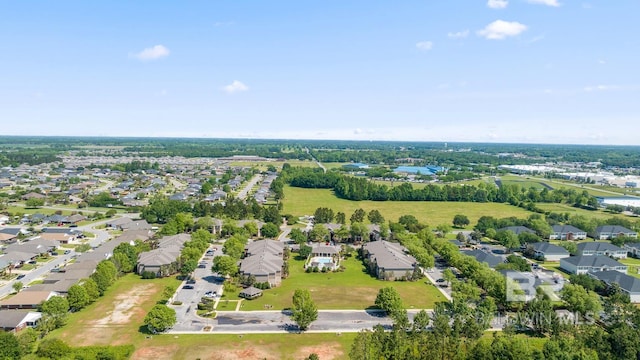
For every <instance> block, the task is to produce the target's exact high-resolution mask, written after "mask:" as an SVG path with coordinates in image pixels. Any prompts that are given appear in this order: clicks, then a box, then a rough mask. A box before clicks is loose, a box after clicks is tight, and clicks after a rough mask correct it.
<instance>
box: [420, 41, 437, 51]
mask: <svg viewBox="0 0 640 360" xmlns="http://www.w3.org/2000/svg"><path fill="white" fill-rule="evenodd" d="M416 48H418V50H422V51H429V50H431V49H432V48H433V43H432V42H431V41H420V42H419V43H416Z"/></svg>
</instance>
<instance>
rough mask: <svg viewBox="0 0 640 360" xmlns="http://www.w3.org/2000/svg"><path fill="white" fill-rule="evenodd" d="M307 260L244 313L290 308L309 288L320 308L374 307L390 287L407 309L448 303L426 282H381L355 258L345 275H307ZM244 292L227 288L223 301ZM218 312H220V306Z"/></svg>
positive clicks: (247, 303) (293, 261) (292, 262)
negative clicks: (295, 295)
mask: <svg viewBox="0 0 640 360" xmlns="http://www.w3.org/2000/svg"><path fill="white" fill-rule="evenodd" d="M303 265H304V260H296V259H293V258H292V259H290V260H289V273H290V275H289V277H288V278H287V279H284V280H283V281H282V284H281V285H280V286H278V287H276V288H273V289H269V290H265V291H264V293H263V295H262V296H261V297H259V298H257V299H254V300H244V301H243V302H242V307H241V310H264V309H271V310H281V309H285V308H288V307H290V306H291V298H292V297H293V292H294V291H295V289H309V291H310V292H311V296H312V297H313V300H314V301H315V303H316V304H317V305H318V309H321V310H322V309H327V310H331V309H356V310H363V309H367V308H370V307H372V306H373V304H374V301H375V299H376V296H377V295H378V291H379V290H380V289H381V288H383V287H387V286H393V287H395V288H396V289H397V290H398V292H399V293H400V296H401V297H402V300H403V301H404V304H405V306H406V307H407V308H408V309H432V308H433V307H434V305H435V303H436V302H438V301H446V299H445V298H444V296H443V295H442V294H441V293H440V291H438V289H437V288H436V287H435V286H434V285H432V284H431V283H429V281H428V280H426V279H421V280H418V281H414V282H410V281H382V280H378V279H376V278H374V277H372V276H371V275H369V274H368V273H367V272H366V271H365V267H364V265H363V264H362V262H361V261H360V260H358V259H356V258H355V257H348V258H346V259H345V260H343V261H342V265H344V266H345V268H346V270H345V271H344V272H327V273H322V272H318V273H305V271H304V268H303ZM240 290H241V289H238V290H236V291H233V292H230V291H228V290H227V289H226V288H225V292H224V295H223V297H222V299H221V300H220V303H223V302H224V301H225V300H227V299H228V300H237V299H240V298H239V297H238V293H239V291H240ZM218 310H221V308H220V307H218Z"/></svg>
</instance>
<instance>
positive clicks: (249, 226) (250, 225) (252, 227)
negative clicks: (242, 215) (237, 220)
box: [243, 221, 258, 236]
mask: <svg viewBox="0 0 640 360" xmlns="http://www.w3.org/2000/svg"><path fill="white" fill-rule="evenodd" d="M243 227H244V229H245V230H246V231H247V233H248V234H249V236H258V224H256V223H255V222H253V221H248V222H246V223H245V224H244V226H243Z"/></svg>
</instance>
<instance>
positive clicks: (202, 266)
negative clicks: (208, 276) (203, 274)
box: [198, 264, 207, 269]
mask: <svg viewBox="0 0 640 360" xmlns="http://www.w3.org/2000/svg"><path fill="white" fill-rule="evenodd" d="M206 268H207V264H200V265H198V269H206Z"/></svg>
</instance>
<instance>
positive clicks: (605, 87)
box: [584, 85, 620, 92]
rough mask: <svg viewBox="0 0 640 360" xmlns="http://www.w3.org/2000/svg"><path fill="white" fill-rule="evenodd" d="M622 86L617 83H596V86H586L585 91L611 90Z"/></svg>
mask: <svg viewBox="0 0 640 360" xmlns="http://www.w3.org/2000/svg"><path fill="white" fill-rule="evenodd" d="M619 88H620V87H619V86H617V85H595V86H585V88H584V91H586V92H592V91H609V90H617V89H619Z"/></svg>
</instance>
